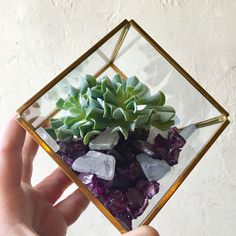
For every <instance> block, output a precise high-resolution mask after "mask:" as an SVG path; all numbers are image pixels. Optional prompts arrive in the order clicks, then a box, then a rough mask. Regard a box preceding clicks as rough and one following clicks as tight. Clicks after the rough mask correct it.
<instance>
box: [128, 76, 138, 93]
mask: <svg viewBox="0 0 236 236" xmlns="http://www.w3.org/2000/svg"><path fill="white" fill-rule="evenodd" d="M138 83H139V80H138V78H137V77H136V76H132V77H129V78H128V79H127V80H126V91H131V90H134V87H135V86H136V85H137V84H138Z"/></svg>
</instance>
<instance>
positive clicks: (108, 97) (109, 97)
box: [103, 89, 119, 106]
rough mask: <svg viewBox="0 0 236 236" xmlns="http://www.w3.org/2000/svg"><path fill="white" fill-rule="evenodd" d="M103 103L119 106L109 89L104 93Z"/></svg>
mask: <svg viewBox="0 0 236 236" xmlns="http://www.w3.org/2000/svg"><path fill="white" fill-rule="evenodd" d="M103 97H104V101H105V102H107V103H111V104H114V105H117V106H118V105H119V98H118V97H117V96H115V94H113V93H112V92H111V91H110V90H109V89H107V91H106V92H105V93H104V96H103Z"/></svg>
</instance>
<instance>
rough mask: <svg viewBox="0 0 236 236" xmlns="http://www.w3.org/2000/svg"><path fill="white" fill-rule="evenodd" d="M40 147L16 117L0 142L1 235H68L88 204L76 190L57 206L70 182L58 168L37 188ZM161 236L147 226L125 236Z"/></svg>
mask: <svg viewBox="0 0 236 236" xmlns="http://www.w3.org/2000/svg"><path fill="white" fill-rule="evenodd" d="M37 150H38V145H37V144H36V142H35V141H34V140H33V139H32V138H31V137H30V135H28V134H26V133H25V131H24V129H23V128H22V127H21V126H20V125H19V124H18V123H17V122H16V121H15V119H14V118H13V119H12V120H11V121H9V123H8V124H7V125H6V127H5V132H3V134H2V137H1V139H0V209H1V211H0V235H20V236H21V235H25V236H27V235H42V236H47V235H50V236H51V235H53V236H54V235H56V236H60V235H62V236H64V235H66V231H67V227H68V226H69V225H71V224H72V223H74V222H75V221H76V220H77V218H78V217H79V216H80V214H81V213H82V212H83V211H84V210H85V209H86V207H87V206H88V204H89V201H88V199H87V198H86V197H85V196H84V195H83V193H82V192H81V191H80V190H79V189H77V190H76V191H75V192H74V193H72V194H71V195H70V196H68V197H67V198H65V199H64V200H62V201H61V202H59V203H57V204H55V202H56V201H57V200H58V199H59V198H60V196H61V195H62V194H63V192H64V191H65V189H66V188H67V187H68V186H69V185H70V184H71V180H70V179H69V178H68V177H67V176H66V175H65V174H64V172H63V171H62V170H61V169H60V168H58V169H56V170H55V171H54V172H53V173H52V174H50V175H49V176H48V177H47V178H45V179H44V180H43V181H42V182H40V183H39V184H38V185H36V186H35V187H32V185H31V176H32V162H33V159H34V157H35V155H36V153H37ZM142 235H143V236H144V235H145V236H158V233H157V232H156V231H155V230H154V229H152V228H151V227H148V226H143V227H140V228H139V229H138V230H136V231H131V232H129V233H126V234H124V236H142Z"/></svg>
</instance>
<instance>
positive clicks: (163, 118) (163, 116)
mask: <svg viewBox="0 0 236 236" xmlns="http://www.w3.org/2000/svg"><path fill="white" fill-rule="evenodd" d="M151 109H152V116H151V120H152V121H160V122H162V123H165V122H167V121H169V120H171V119H172V118H174V116H175V110H174V108H173V107H170V106H155V107H154V108H151Z"/></svg>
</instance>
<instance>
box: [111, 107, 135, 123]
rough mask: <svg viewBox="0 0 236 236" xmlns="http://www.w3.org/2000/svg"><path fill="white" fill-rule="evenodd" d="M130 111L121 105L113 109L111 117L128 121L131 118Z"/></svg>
mask: <svg viewBox="0 0 236 236" xmlns="http://www.w3.org/2000/svg"><path fill="white" fill-rule="evenodd" d="M131 113H132V112H129V111H126V110H124V109H123V108H121V107H118V108H117V109H115V110H114V111H113V114H112V117H113V118H114V119H115V120H125V121H128V120H129V119H130V118H131V115H132V114H131Z"/></svg>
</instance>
